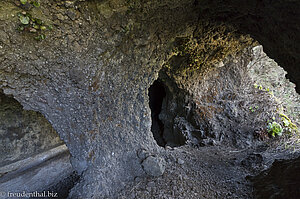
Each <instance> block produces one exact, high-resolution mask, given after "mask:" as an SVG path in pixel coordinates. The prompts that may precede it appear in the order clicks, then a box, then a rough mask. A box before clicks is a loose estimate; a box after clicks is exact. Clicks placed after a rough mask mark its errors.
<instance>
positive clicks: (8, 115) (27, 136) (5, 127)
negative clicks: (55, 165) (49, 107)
mask: <svg viewBox="0 0 300 199" xmlns="http://www.w3.org/2000/svg"><path fill="white" fill-rule="evenodd" d="M62 144H63V142H62V141H61V140H60V139H59V136H58V134H57V133H56V132H55V131H54V129H53V128H52V127H51V125H50V124H49V122H48V121H47V120H46V119H45V118H44V117H43V116H42V115H41V114H40V113H37V112H34V111H25V110H23V107H22V106H21V105H20V103H18V102H17V101H16V100H15V99H13V98H12V97H8V96H5V95H4V94H3V93H1V92H0V146H1V147H0V159H1V162H0V167H1V166H4V165H7V164H10V163H12V162H15V161H18V160H21V159H25V158H28V157H30V156H34V155H36V154H37V153H41V152H44V151H47V150H49V149H51V148H53V147H56V146H58V145H62Z"/></svg>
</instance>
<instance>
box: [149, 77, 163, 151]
mask: <svg viewBox="0 0 300 199" xmlns="http://www.w3.org/2000/svg"><path fill="white" fill-rule="evenodd" d="M165 97H166V90H165V85H164V84H163V83H162V81H161V80H159V79H158V80H155V81H154V82H153V84H152V85H151V86H150V88H149V105H150V109H151V119H152V126H151V131H152V133H153V137H154V139H155V140H156V142H157V144H158V145H159V146H162V147H164V146H165V145H166V141H165V139H164V137H163V133H164V124H163V122H162V121H161V120H160V118H159V114H160V113H161V110H162V104H163V100H164V98H165Z"/></svg>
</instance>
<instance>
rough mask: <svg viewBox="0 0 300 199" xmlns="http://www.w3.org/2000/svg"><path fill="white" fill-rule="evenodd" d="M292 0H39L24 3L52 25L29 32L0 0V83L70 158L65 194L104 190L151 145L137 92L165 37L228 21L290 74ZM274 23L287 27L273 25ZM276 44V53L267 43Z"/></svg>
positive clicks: (162, 53) (293, 66)
mask: <svg viewBox="0 0 300 199" xmlns="http://www.w3.org/2000/svg"><path fill="white" fill-rule="evenodd" d="M264 5H266V6H264ZM240 7H241V9H240ZM258 8H259V9H258ZM282 8H284V9H282ZM298 8H299V2H298V1H290V0H285V1H283V0H282V1H276V2H273V1H267V0H265V1H264V0H263V1H259V2H257V3H252V2H251V3H249V1H246V0H244V1H242V2H241V1H235V0H229V1H222V2H220V1H194V0H184V1H182V0H168V1H125V0H112V1H82V0H81V1H60V0H57V1H50V0H49V1H47V0H45V1H43V2H42V4H41V7H40V8H33V9H32V10H31V11H28V12H31V13H32V15H33V16H36V17H39V18H41V19H42V20H44V21H45V22H46V23H47V24H53V26H54V29H53V30H52V31H47V32H46V33H45V35H46V39H45V40H43V41H41V42H37V41H35V40H34V37H35V36H36V35H35V34H34V33H28V32H18V31H16V29H17V27H18V24H19V20H18V17H17V13H18V12H20V11H22V9H21V8H20V7H17V6H16V5H15V4H14V1H12V0H5V1H1V2H0V63H1V64H0V88H1V89H3V91H4V93H5V94H11V95H13V96H14V98H15V99H17V100H18V101H19V102H20V103H21V104H22V105H23V106H24V108H25V109H30V110H35V111H38V112H40V113H41V114H43V115H44V116H45V117H46V119H47V120H48V121H49V122H50V123H51V124H52V126H53V128H54V129H55V130H56V131H57V132H58V133H59V135H60V137H61V138H62V139H63V141H65V143H66V144H67V146H68V147H69V149H70V153H71V155H72V165H73V167H74V168H75V169H76V170H77V171H78V173H82V180H81V182H80V183H79V184H78V185H77V186H76V187H75V188H74V189H73V191H72V192H71V195H70V198H101V197H103V196H104V195H109V196H112V195H114V194H115V193H116V191H117V190H119V189H120V188H122V187H123V185H124V183H125V182H127V181H130V180H132V179H133V178H134V177H135V176H143V175H144V174H145V173H144V171H143V169H142V166H141V164H140V159H139V158H138V157H137V150H138V149H140V148H145V149H146V150H149V151H153V152H154V153H156V152H155V151H158V150H159V148H158V147H157V145H156V143H155V141H154V139H153V136H152V134H151V114H150V109H149V105H148V104H149V103H148V94H147V92H148V88H149V87H150V85H151V84H152V82H153V81H154V80H155V79H156V78H157V76H158V71H159V70H160V69H161V67H162V65H163V63H164V62H166V61H167V60H168V58H169V57H170V56H169V55H170V54H171V49H172V48H173V41H175V38H176V37H186V36H190V35H192V34H193V31H194V30H196V29H200V30H201V29H202V28H199V27H198V28H197V26H198V24H199V23H198V22H199V20H200V19H201V21H203V20H204V21H207V23H205V24H206V26H215V21H214V20H224V21H228V23H230V24H231V22H232V23H233V22H236V23H233V24H237V25H238V26H237V27H238V28H241V29H242V30H244V31H245V32H250V33H253V35H257V39H258V40H259V41H261V42H262V44H263V45H266V47H267V48H268V49H269V50H268V51H267V52H271V53H272V52H273V54H272V55H274V58H278V61H280V63H281V65H282V66H283V67H285V68H286V69H287V71H288V72H291V73H290V74H291V77H292V80H293V81H296V82H297V81H298V82H297V84H299V82H300V81H299V75H297V73H298V71H299V70H298V68H297V63H299V57H297V55H298V54H299V46H297V45H296V44H297V43H299V34H297V33H298V32H299V31H298V28H299V27H298V25H297V24H298V23H297V22H298V21H299V20H297V19H298V18H297V17H298V10H299V9H298ZM256 10H259V11H260V12H256ZM283 10H285V11H283ZM278 13H283V14H286V13H288V14H287V15H278ZM248 16H249V17H248ZM263 16H266V17H263ZM255 17H258V20H259V19H261V18H262V19H263V20H261V21H260V23H259V26H258V28H256V27H255V28H253V27H252V25H254V24H256V20H255V23H253V20H252V21H251V20H250V21H249V20H248V19H249V18H250V19H252V18H254V19H256V18H255ZM211 21H213V22H211ZM281 23H285V24H286V27H285V29H287V31H285V30H284V31H280V28H281V26H280V25H276V24H281ZM201 24H203V23H201ZM294 24H295V25H294ZM199 26H202V25H199ZM224 26H226V24H225V25H224ZM260 28H263V31H261V30H260ZM236 30H237V29H236ZM250 30H251V31H250ZM252 30H253V32H252ZM274 30H275V31H274ZM282 32H284V33H285V34H282ZM270 34H271V35H272V37H269V35H270ZM279 35H283V37H279ZM213 36H214V35H210V36H209V34H208V37H207V38H205V39H206V40H207V42H208V41H210V39H212V38H213ZM274 38H276V39H274ZM277 38H281V39H278V40H277ZM283 39H284V40H285V41H286V42H288V43H285V42H282V41H281V40H283ZM279 49H280V50H282V49H284V50H285V52H286V53H284V54H280V53H276V52H279ZM210 53H212V56H213V54H214V53H213V52H210ZM298 74H299V73H298Z"/></svg>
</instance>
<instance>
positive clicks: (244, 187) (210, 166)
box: [117, 143, 299, 199]
mask: <svg viewBox="0 0 300 199" xmlns="http://www.w3.org/2000/svg"><path fill="white" fill-rule="evenodd" d="M297 156H299V151H298V150H294V151H291V150H288V149H287V150H280V149H278V150H275V149H274V148H273V146H271V145H269V144H265V143H261V144H260V145H258V146H256V147H253V148H249V149H242V150H241V149H236V148H230V147H224V146H209V147H201V148H195V147H191V146H182V147H178V148H168V149H166V150H165V159H166V162H167V166H166V171H165V173H164V174H163V175H162V176H161V177H157V178H151V177H148V178H139V177H137V178H136V179H135V182H133V183H132V184H128V185H127V187H126V189H124V190H123V191H122V192H121V193H120V194H119V195H118V197H117V198H118V199H125V198H145V199H146V198H147V199H148V198H155V199H156V198H159V199H177V198H178V199H179V198H182V199H186V198H189V199H190V198H191V199H192V198H195V199H196V198H197V199H199V198H222V199H223V198H224V199H225V198H228V199H233V198H243V199H244V198H245V199H246V198H261V196H260V195H256V196H254V189H253V185H252V182H253V180H255V177H250V176H256V175H257V174H258V173H260V172H261V171H263V170H267V169H268V168H269V167H270V166H272V163H273V161H274V160H275V159H289V158H293V157H297ZM295 183H296V182H295ZM275 198H280V197H275ZM290 198H296V196H290Z"/></svg>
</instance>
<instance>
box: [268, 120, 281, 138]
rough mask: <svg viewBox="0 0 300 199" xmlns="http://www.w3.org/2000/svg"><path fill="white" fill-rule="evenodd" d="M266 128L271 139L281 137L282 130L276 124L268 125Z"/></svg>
mask: <svg viewBox="0 0 300 199" xmlns="http://www.w3.org/2000/svg"><path fill="white" fill-rule="evenodd" d="M267 128H268V133H269V134H271V135H272V136H273V137H275V136H282V133H283V128H282V127H281V125H280V124H278V123H277V122H272V123H269V124H268V127H267Z"/></svg>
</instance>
